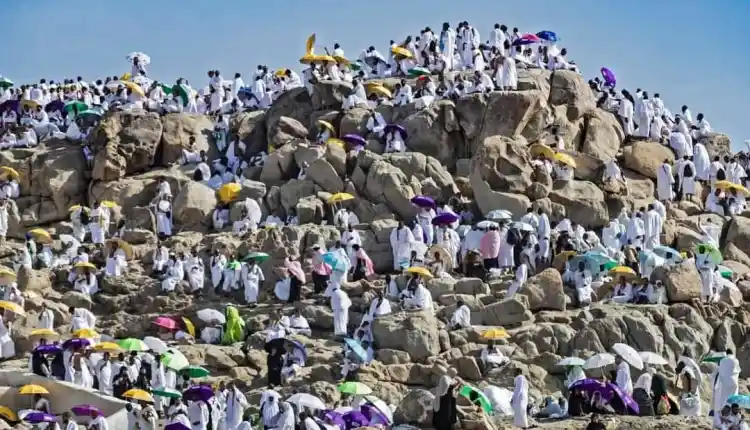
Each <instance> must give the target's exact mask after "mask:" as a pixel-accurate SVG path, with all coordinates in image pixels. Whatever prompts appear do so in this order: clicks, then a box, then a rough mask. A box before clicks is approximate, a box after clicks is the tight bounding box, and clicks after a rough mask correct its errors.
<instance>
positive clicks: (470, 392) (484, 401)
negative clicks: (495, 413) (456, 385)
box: [458, 385, 492, 414]
mask: <svg viewBox="0 0 750 430" xmlns="http://www.w3.org/2000/svg"><path fill="white" fill-rule="evenodd" d="M458 394H460V395H462V396H464V397H466V398H467V399H469V400H470V401H471V402H472V403H474V404H475V405H478V406H480V407H481V408H482V409H483V410H484V411H485V412H487V414H492V403H491V402H490V399H488V398H487V396H485V395H484V393H483V392H482V391H481V390H479V388H475V387H472V386H471V385H464V386H463V387H461V389H460V390H459V391H458Z"/></svg>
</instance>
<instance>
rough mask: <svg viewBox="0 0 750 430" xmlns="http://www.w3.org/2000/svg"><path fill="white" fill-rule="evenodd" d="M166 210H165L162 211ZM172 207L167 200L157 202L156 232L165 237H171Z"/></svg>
mask: <svg viewBox="0 0 750 430" xmlns="http://www.w3.org/2000/svg"><path fill="white" fill-rule="evenodd" d="M164 209H166V210H164ZM171 211H172V205H171V204H170V203H169V202H168V201H167V200H162V201H160V202H159V204H158V205H157V208H156V232H157V233H158V234H163V235H165V236H171V235H172V212H171Z"/></svg>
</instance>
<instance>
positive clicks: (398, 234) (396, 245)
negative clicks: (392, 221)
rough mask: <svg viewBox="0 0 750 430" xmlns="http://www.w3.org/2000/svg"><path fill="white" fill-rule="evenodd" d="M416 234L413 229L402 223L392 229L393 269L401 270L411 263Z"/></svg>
mask: <svg viewBox="0 0 750 430" xmlns="http://www.w3.org/2000/svg"><path fill="white" fill-rule="evenodd" d="M412 243H414V235H413V234H412V232H411V230H410V229H409V228H408V227H406V226H404V225H401V226H400V227H396V228H394V229H393V230H392V231H391V235H390V244H391V251H392V253H393V270H401V269H403V268H404V267H405V266H408V265H409V259H410V257H411V250H412Z"/></svg>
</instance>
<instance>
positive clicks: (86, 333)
mask: <svg viewBox="0 0 750 430" xmlns="http://www.w3.org/2000/svg"><path fill="white" fill-rule="evenodd" d="M73 336H74V337H79V338H82V339H94V338H97V337H99V333H97V332H96V331H94V330H92V329H90V328H82V329H78V330H76V331H74V332H73Z"/></svg>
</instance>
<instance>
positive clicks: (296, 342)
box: [284, 339, 307, 361]
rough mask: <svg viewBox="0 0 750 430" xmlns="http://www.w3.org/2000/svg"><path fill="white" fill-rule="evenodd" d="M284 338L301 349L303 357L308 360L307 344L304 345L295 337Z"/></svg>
mask: <svg viewBox="0 0 750 430" xmlns="http://www.w3.org/2000/svg"><path fill="white" fill-rule="evenodd" d="M284 340H286V341H287V342H289V343H291V344H292V345H294V347H295V348H297V349H298V350H300V351H301V352H302V357H303V358H302V359H303V360H305V361H307V349H305V345H302V343H300V342H299V341H296V340H294V339H284Z"/></svg>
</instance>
